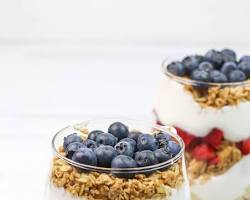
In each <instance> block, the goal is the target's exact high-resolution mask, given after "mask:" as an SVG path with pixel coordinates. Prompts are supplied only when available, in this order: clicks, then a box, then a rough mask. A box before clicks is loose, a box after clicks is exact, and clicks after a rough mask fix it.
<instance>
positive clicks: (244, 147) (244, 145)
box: [241, 138, 250, 155]
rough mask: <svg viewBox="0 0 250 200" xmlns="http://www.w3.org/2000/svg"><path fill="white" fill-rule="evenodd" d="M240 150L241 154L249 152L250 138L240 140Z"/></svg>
mask: <svg viewBox="0 0 250 200" xmlns="http://www.w3.org/2000/svg"><path fill="white" fill-rule="evenodd" d="M241 152H242V154H243V155H246V154H249V153H250V138H249V139H247V140H245V141H243V142H242V147H241Z"/></svg>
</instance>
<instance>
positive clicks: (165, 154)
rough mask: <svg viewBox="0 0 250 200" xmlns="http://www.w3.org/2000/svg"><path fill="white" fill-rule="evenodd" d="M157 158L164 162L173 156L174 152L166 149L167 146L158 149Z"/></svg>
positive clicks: (156, 151)
mask: <svg viewBox="0 0 250 200" xmlns="http://www.w3.org/2000/svg"><path fill="white" fill-rule="evenodd" d="M154 154H155V157H156V158H157V160H158V161H159V162H160V163H162V162H165V161H167V160H169V159H171V158H172V154H171V153H170V152H169V151H167V150H166V148H160V149H156V150H155V151H154Z"/></svg>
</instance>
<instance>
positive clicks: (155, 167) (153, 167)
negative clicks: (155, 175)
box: [51, 118, 185, 173]
mask: <svg viewBox="0 0 250 200" xmlns="http://www.w3.org/2000/svg"><path fill="white" fill-rule="evenodd" d="M96 119H97V120H107V119H111V118H95V119H92V120H85V121H83V122H81V123H88V122H91V121H92V122H93V121H94V120H96ZM112 119H113V118H112ZM118 119H119V118H118ZM119 120H122V119H119ZM124 120H135V119H129V118H126V119H124ZM136 121H138V120H136ZM139 121H142V122H144V120H139ZM74 126H75V125H69V126H66V127H65V128H63V129H61V130H59V131H58V132H57V133H56V134H55V135H54V136H53V138H52V142H51V145H52V149H53V151H54V153H55V154H56V157H58V158H60V159H62V160H64V161H65V162H67V163H68V164H70V165H73V166H75V167H78V168H81V169H85V170H90V171H95V172H98V171H100V172H106V173H143V172H149V171H155V170H159V169H162V168H164V167H168V166H171V165H173V164H174V163H176V162H177V161H178V160H180V159H181V158H182V156H183V154H184V152H185V151H184V149H185V144H184V141H183V140H182V139H181V137H180V136H179V135H178V134H177V132H176V133H174V131H170V130H169V131H168V130H166V129H165V128H166V127H167V128H172V130H175V131H176V129H175V128H174V127H171V126H160V125H152V126H151V127H152V128H154V129H156V130H160V131H164V132H167V133H168V134H170V135H171V136H172V137H173V138H174V139H175V140H176V141H177V142H178V144H179V145H180V146H181V150H180V152H179V153H178V154H177V155H175V156H174V157H173V158H171V159H169V160H167V161H165V162H162V163H158V164H155V165H150V166H146V167H135V168H106V167H98V166H92V165H86V164H81V163H77V162H74V161H73V160H71V159H69V158H67V157H65V156H63V155H62V154H61V153H60V152H59V151H58V150H57V148H56V145H55V140H56V138H57V137H58V136H59V135H60V134H61V133H62V132H63V131H65V130H66V129H68V128H70V127H74ZM164 127H165V128H164Z"/></svg>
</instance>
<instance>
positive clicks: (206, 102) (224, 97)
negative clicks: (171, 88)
mask: <svg viewBox="0 0 250 200" xmlns="http://www.w3.org/2000/svg"><path fill="white" fill-rule="evenodd" d="M184 90H185V91H187V92H189V93H190V94H191V95H192V96H193V98H194V100H195V101H196V102H197V103H198V104H199V105H200V106H201V107H202V108H216V109H220V108H222V107H224V106H236V105H238V104H239V103H240V102H246V101H250V86H235V87H227V86H225V87H209V88H203V89H202V88H198V87H193V86H191V85H184Z"/></svg>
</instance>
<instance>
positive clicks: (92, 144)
mask: <svg viewBox="0 0 250 200" xmlns="http://www.w3.org/2000/svg"><path fill="white" fill-rule="evenodd" d="M83 144H84V145H85V146H86V147H87V148H90V149H92V150H95V149H96V148H97V146H98V145H97V143H96V142H95V141H94V140H90V139H87V140H84V141H83Z"/></svg>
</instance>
